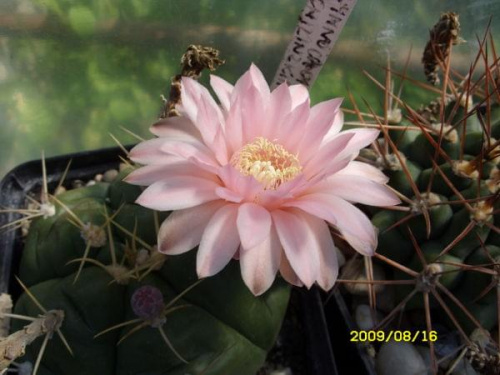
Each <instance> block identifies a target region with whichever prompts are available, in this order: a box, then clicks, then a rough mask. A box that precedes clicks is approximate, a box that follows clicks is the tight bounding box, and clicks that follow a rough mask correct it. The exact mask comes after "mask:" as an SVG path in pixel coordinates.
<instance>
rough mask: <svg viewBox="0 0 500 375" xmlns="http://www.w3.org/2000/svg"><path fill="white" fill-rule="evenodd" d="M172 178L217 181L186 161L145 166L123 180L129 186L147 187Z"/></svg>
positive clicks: (212, 175)
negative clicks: (189, 177) (185, 177)
mask: <svg viewBox="0 0 500 375" xmlns="http://www.w3.org/2000/svg"><path fill="white" fill-rule="evenodd" d="M174 176H192V177H200V178H204V179H207V180H213V181H217V179H216V178H217V177H216V176H215V175H214V174H212V173H210V172H207V171H205V170H203V169H201V168H199V167H198V166H196V165H194V164H191V163H189V162H186V161H181V162H175V163H164V164H160V165H147V166H144V167H141V168H138V169H136V170H135V171H133V172H132V173H130V174H129V175H128V176H127V177H125V178H124V179H123V181H126V182H128V183H130V184H135V185H140V186H148V185H151V184H153V183H155V182H156V181H158V180H166V179H168V178H170V177H174Z"/></svg>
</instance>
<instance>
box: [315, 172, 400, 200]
mask: <svg viewBox="0 0 500 375" xmlns="http://www.w3.org/2000/svg"><path fill="white" fill-rule="evenodd" d="M318 190H319V191H318V192H320V193H325V194H333V195H335V196H337V197H340V198H342V199H345V200H347V201H349V202H354V203H362V204H367V205H370V206H377V207H383V206H394V205H397V204H399V203H401V200H400V199H399V198H398V197H397V195H396V194H395V193H394V192H393V191H392V190H391V189H389V188H388V187H387V186H385V185H382V184H379V183H377V182H374V181H372V180H369V179H367V178H365V177H362V176H349V175H338V174H336V175H333V176H331V177H329V178H328V179H327V180H326V182H325V184H323V185H322V186H321V189H318Z"/></svg>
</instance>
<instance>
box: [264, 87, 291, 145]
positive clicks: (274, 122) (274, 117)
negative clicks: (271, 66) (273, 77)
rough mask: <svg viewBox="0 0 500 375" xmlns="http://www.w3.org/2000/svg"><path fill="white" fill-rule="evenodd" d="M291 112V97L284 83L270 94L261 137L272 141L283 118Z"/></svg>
mask: <svg viewBox="0 0 500 375" xmlns="http://www.w3.org/2000/svg"><path fill="white" fill-rule="evenodd" d="M291 110H292V96H291V94H290V89H289V87H288V85H287V83H286V82H283V83H282V84H281V85H279V86H278V87H277V88H276V89H274V90H273V92H272V93H271V98H270V101H269V106H268V113H267V116H266V123H265V126H264V127H263V129H262V137H264V138H268V139H274V138H276V137H277V134H278V133H279V129H280V127H281V126H282V123H283V120H284V119H285V116H286V115H287V114H288V113H290V111H291Z"/></svg>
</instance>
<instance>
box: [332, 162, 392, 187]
mask: <svg viewBox="0 0 500 375" xmlns="http://www.w3.org/2000/svg"><path fill="white" fill-rule="evenodd" d="M337 175H338V176H364V177H366V178H368V179H370V180H372V181H374V182H378V183H379V184H385V183H387V182H388V181H389V177H387V176H386V175H385V174H384V173H383V172H382V171H381V170H380V169H378V168H375V167H374V166H372V165H370V164H367V163H362V162H359V161H355V160H353V161H351V162H350V163H349V165H348V166H347V167H345V168H344V169H342V170H341V171H339V172H338V173H337Z"/></svg>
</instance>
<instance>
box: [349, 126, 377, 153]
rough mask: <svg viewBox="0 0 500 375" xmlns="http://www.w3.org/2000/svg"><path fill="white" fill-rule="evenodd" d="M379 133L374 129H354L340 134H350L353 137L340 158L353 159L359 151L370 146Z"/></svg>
mask: <svg viewBox="0 0 500 375" xmlns="http://www.w3.org/2000/svg"><path fill="white" fill-rule="evenodd" d="M379 133H380V131H378V130H376V129H354V130H347V131H345V132H342V133H341V134H352V135H353V137H352V139H351V141H350V142H349V144H348V145H347V147H346V148H345V149H344V150H343V151H342V155H340V156H341V157H343V156H349V155H350V156H351V159H354V158H355V157H356V156H358V153H359V150H361V149H362V148H364V147H366V146H368V145H370V144H371V143H372V142H373V141H375V140H376V139H377V137H378V135H379Z"/></svg>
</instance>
